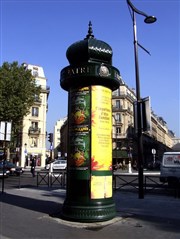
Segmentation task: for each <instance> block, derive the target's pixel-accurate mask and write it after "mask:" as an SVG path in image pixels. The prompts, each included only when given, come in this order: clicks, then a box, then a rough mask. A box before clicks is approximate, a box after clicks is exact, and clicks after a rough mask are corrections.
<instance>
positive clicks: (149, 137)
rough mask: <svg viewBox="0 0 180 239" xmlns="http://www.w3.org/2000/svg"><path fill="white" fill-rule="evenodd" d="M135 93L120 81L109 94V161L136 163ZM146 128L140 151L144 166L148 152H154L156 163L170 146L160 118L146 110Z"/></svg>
mask: <svg viewBox="0 0 180 239" xmlns="http://www.w3.org/2000/svg"><path fill="white" fill-rule="evenodd" d="M135 101H136V93H135V90H134V89H130V88H129V87H128V86H127V85H126V84H125V82H123V80H122V79H121V84H120V87H119V89H117V90H116V91H114V92H113V94H112V107H113V131H112V132H113V134H112V140H113V159H114V160H113V161H114V162H117V161H118V162H120V161H121V162H122V160H124V161H126V162H128V161H129V160H131V161H132V163H133V162H134V161H138V154H137V140H138V139H137V135H136V132H135V131H136V130H135V122H134V102H135ZM149 118H150V128H149V130H148V131H145V132H143V146H144V147H143V148H144V159H145V165H146V164H148V163H149V162H150V161H151V160H152V158H153V156H152V149H155V150H156V158H157V159H158V160H159V159H160V158H161V156H162V154H163V152H164V151H167V150H171V148H172V146H173V137H174V135H173V134H172V132H171V133H170V131H169V130H168V127H167V124H166V122H165V121H164V120H163V118H162V117H158V116H157V115H155V114H154V113H153V111H152V109H150V114H149Z"/></svg>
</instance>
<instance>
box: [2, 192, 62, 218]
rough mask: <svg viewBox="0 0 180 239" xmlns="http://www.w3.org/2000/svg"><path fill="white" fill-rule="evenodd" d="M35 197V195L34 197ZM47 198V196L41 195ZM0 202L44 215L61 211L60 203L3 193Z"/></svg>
mask: <svg viewBox="0 0 180 239" xmlns="http://www.w3.org/2000/svg"><path fill="white" fill-rule="evenodd" d="M35 196H36V195H35ZM43 196H44V197H46V198H47V196H48V195H43ZM0 202H1V203H6V204H10V205H12V206H16V207H21V208H25V209H29V210H33V211H36V212H41V213H45V214H49V215H51V214H54V213H55V212H57V211H60V210H61V207H62V203H59V202H53V201H50V200H41V199H37V198H29V197H25V196H22V195H20V196H19V195H13V194H8V193H6V192H4V193H3V194H2V193H1V194H0Z"/></svg>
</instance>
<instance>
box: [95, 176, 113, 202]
mask: <svg viewBox="0 0 180 239" xmlns="http://www.w3.org/2000/svg"><path fill="white" fill-rule="evenodd" d="M110 197H112V176H91V199H103V198H110Z"/></svg>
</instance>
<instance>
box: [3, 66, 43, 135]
mask: <svg viewBox="0 0 180 239" xmlns="http://www.w3.org/2000/svg"><path fill="white" fill-rule="evenodd" d="M40 90H41V87H40V86H37V85H36V80H35V78H34V77H33V76H32V74H31V71H30V70H27V69H26V68H25V67H24V66H23V65H18V62H13V63H12V64H10V63H8V62H4V63H3V65H2V66H1V67H0V121H11V122H12V133H13V134H12V136H13V137H17V135H16V134H17V132H18V131H19V130H20V129H21V128H22V119H23V117H24V116H26V115H27V114H28V113H29V110H30V107H31V106H32V105H33V103H34V101H35V96H36V97H37V96H38V97H39V94H40Z"/></svg>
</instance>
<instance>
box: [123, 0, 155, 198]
mask: <svg viewBox="0 0 180 239" xmlns="http://www.w3.org/2000/svg"><path fill="white" fill-rule="evenodd" d="M127 4H128V6H129V9H131V11H130V13H131V17H132V21H133V34H134V58H135V75H136V97H137V108H136V109H137V112H136V115H137V138H138V183H139V198H140V199H142V198H144V189H143V186H144V185H143V161H144V160H143V142H142V118H141V95H140V80H139V63H138V46H140V47H141V48H142V49H143V50H145V51H146V52H147V53H149V52H148V51H147V50H146V49H145V48H144V47H142V46H141V45H140V44H139V43H138V41H137V27H136V16H135V15H136V14H135V13H137V14H139V15H142V16H144V17H145V20H144V22H145V23H154V22H155V21H156V18H155V17H154V16H148V15H147V14H146V13H144V12H142V11H139V10H138V9H137V8H135V6H134V5H133V4H132V3H131V1H130V0H127Z"/></svg>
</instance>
